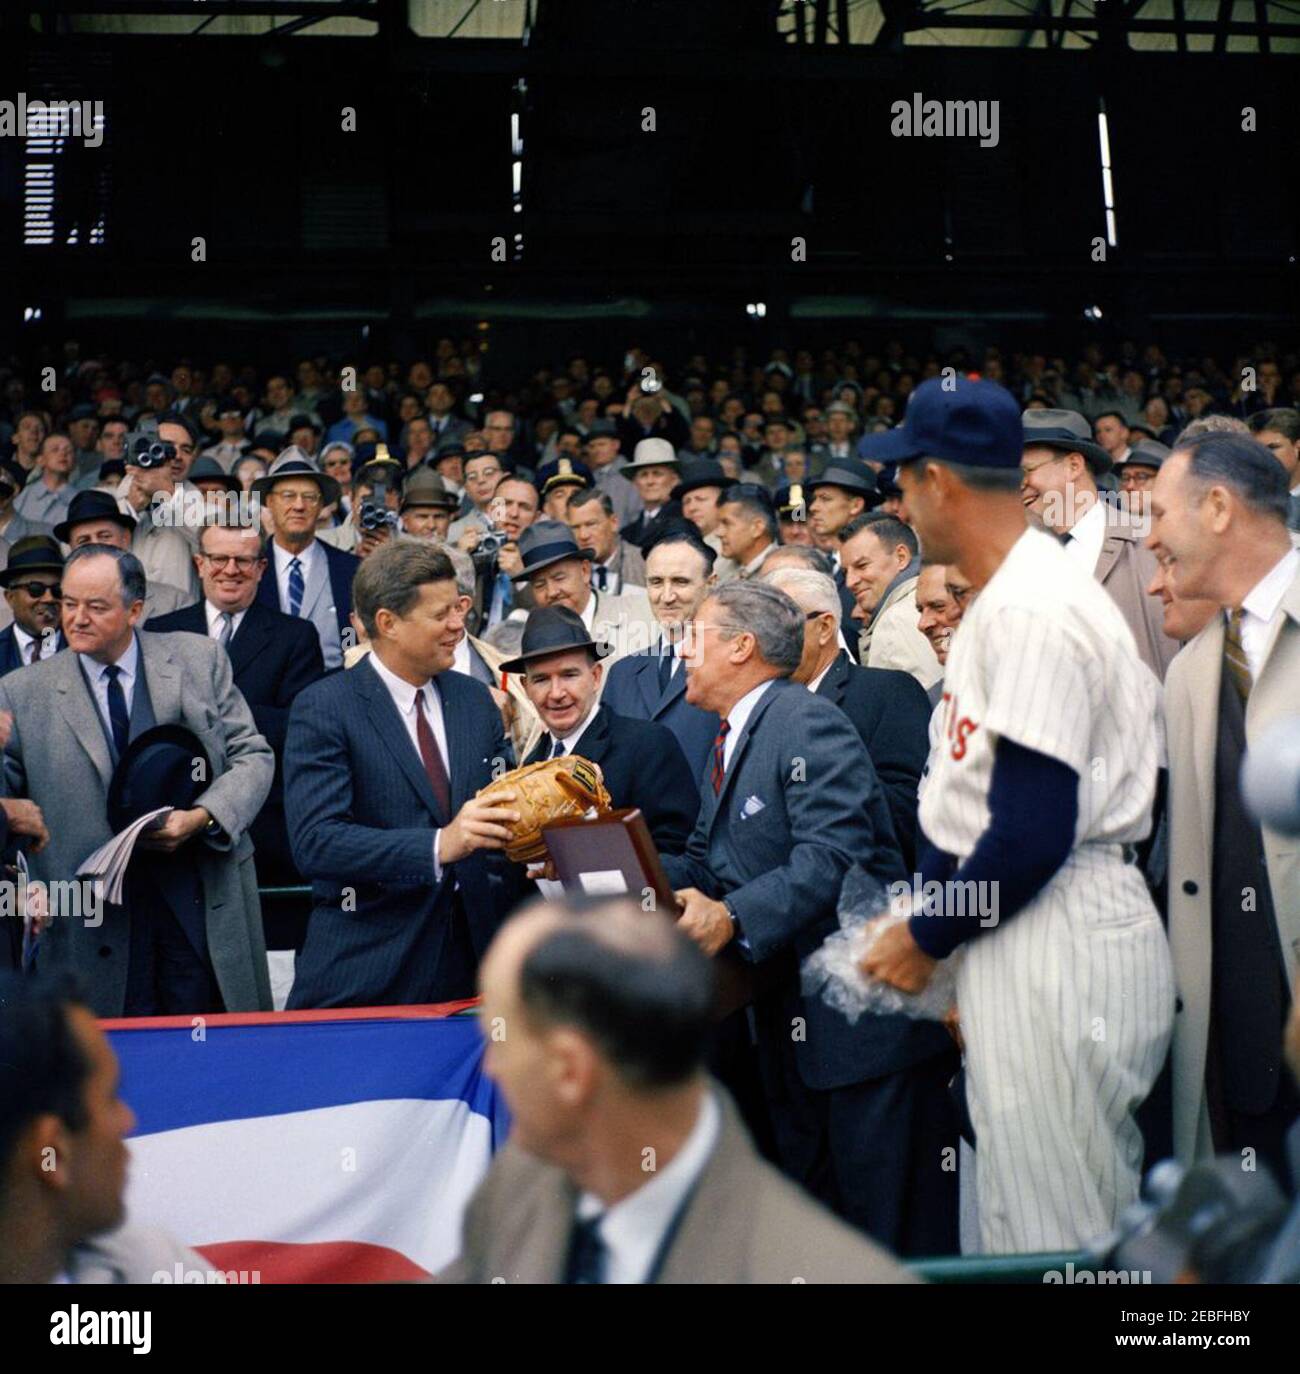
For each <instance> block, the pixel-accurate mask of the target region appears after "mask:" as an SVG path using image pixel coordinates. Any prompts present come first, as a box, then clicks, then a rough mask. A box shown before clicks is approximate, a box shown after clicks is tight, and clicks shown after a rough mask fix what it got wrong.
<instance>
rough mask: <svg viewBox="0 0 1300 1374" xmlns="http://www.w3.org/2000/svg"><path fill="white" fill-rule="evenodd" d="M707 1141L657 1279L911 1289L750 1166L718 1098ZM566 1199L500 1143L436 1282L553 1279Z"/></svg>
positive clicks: (734, 1122)
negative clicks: (456, 1250) (712, 1139)
mask: <svg viewBox="0 0 1300 1374" xmlns="http://www.w3.org/2000/svg"><path fill="white" fill-rule="evenodd" d="M714 1091H715V1092H716V1093H717V1095H718V1099H719V1103H720V1106H721V1110H722V1126H721V1130H720V1132H719V1134H718V1141H717V1144H716V1145H715V1146H714V1148H713V1152H712V1154H710V1155H709V1157H708V1159H707V1161H706V1162H705V1165H704V1168H703V1169H702V1170H701V1172H700V1174H699V1177H698V1180H697V1182H696V1184H695V1187H694V1188H693V1189H692V1191H691V1193H690V1199H689V1201H688V1203H687V1205H686V1208H685V1210H684V1211H683V1213H682V1216H681V1220H680V1222H679V1223H678V1226H677V1230H676V1231H675V1232H674V1234H673V1237H672V1239H671V1241H670V1242H669V1245H668V1249H667V1252H666V1253H665V1255H664V1259H663V1265H662V1267H661V1268H660V1271H659V1275H658V1278H657V1280H656V1282H658V1283H746V1284H748V1283H773V1284H778V1283H783V1284H789V1283H793V1282H795V1281H800V1282H804V1283H911V1282H915V1280H914V1279H913V1278H912V1276H911V1274H910V1273H909V1272H908V1271H907V1270H906V1269H904V1268H903V1267H902V1266H901V1265H900V1264H898V1263H896V1262H895V1261H894V1260H893V1259H892V1258H891V1257H890V1256H889V1255H888V1254H886V1253H885V1251H883V1250H881V1249H879V1248H878V1247H876V1246H875V1245H873V1244H872V1243H871V1242H870V1241H869V1240H867V1238H866V1237H865V1236H863V1235H861V1234H860V1233H859V1232H857V1231H855V1230H853V1229H852V1228H851V1227H849V1226H846V1225H845V1224H844V1223H843V1222H842V1221H840V1220H839V1219H838V1218H836V1217H835V1216H833V1215H832V1214H831V1213H830V1212H828V1211H826V1210H825V1209H824V1208H823V1207H821V1206H820V1205H818V1204H817V1203H816V1202H814V1201H813V1200H812V1199H811V1198H809V1197H808V1195H807V1194H806V1193H804V1192H803V1191H802V1190H801V1189H800V1188H798V1187H797V1186H796V1185H795V1184H793V1183H791V1182H790V1180H789V1179H787V1178H785V1177H784V1176H783V1175H781V1174H779V1173H778V1172H777V1171H776V1170H775V1169H774V1168H773V1167H772V1166H771V1165H770V1164H768V1163H767V1162H766V1161H765V1160H763V1159H761V1158H759V1155H758V1152H757V1151H756V1150H755V1149H754V1146H753V1143H752V1142H751V1141H750V1139H749V1136H748V1135H747V1134H746V1132H745V1128H744V1126H743V1125H742V1124H741V1122H740V1117H739V1114H738V1113H737V1111H736V1109H735V1107H734V1106H733V1105H732V1104H731V1102H730V1100H729V1099H728V1098H727V1096H726V1094H725V1093H723V1092H722V1091H721V1089H719V1088H717V1087H716V1086H715V1088H714ZM577 1201H578V1192H577V1189H576V1188H575V1187H574V1185H573V1183H572V1182H571V1181H570V1180H569V1179H568V1178H567V1177H566V1175H565V1174H564V1173H563V1171H562V1170H560V1169H559V1168H557V1167H556V1166H555V1165H553V1164H547V1163H545V1162H543V1161H542V1160H540V1159H538V1158H537V1157H536V1156H534V1155H530V1154H527V1153H526V1152H525V1151H524V1150H522V1149H521V1148H520V1147H519V1146H518V1145H516V1144H513V1143H511V1142H509V1141H507V1143H506V1145H505V1147H504V1148H503V1149H502V1150H501V1151H500V1152H499V1153H498V1154H497V1156H496V1158H495V1159H494V1160H493V1161H492V1167H491V1168H490V1169H489V1170H488V1174H487V1177H486V1178H485V1179H484V1180H483V1182H482V1183H481V1184H480V1185H479V1187H478V1190H477V1191H476V1192H475V1194H474V1196H473V1197H472V1198H470V1201H469V1206H468V1207H467V1208H466V1211H465V1219H464V1223H463V1230H462V1238H461V1253H460V1257H459V1258H458V1259H457V1260H456V1261H455V1263H453V1264H452V1265H451V1266H450V1267H449V1268H447V1269H444V1270H443V1272H442V1273H441V1274H439V1275H438V1276H437V1277H436V1279H435V1280H434V1282H436V1283H492V1282H493V1281H494V1280H500V1279H504V1280H505V1281H506V1282H507V1283H563V1282H564V1279H565V1270H566V1267H567V1260H568V1252H569V1242H570V1238H571V1236H572V1234H573V1222H574V1209H575V1207H576V1205H577Z"/></svg>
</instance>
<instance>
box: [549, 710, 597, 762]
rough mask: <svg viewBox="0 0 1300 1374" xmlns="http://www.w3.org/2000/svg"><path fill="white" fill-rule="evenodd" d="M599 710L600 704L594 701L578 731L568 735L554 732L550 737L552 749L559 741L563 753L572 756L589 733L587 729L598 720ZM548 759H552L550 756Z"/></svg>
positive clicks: (572, 731)
mask: <svg viewBox="0 0 1300 1374" xmlns="http://www.w3.org/2000/svg"><path fill="white" fill-rule="evenodd" d="M599 709H600V703H599V702H598V701H593V702H592V703H591V710H590V711H588V712H587V715H586V718H585V719H584V720H583V721H582V723H581V724H580V725H579V726H578V727H577V729H576V730H571V731H570V732H569V733H568V734H567V735H557V734H555V733H554V732H553V731H552V732H551V735H550V739H551V744H550V748H551V749H554V747H555V741H556V740H559V742H560V747H561V750H562V752H563V753H565V754H572V753H573V752H574V751H575V750H576V749H577V747H578V741H579V740H580V739H581V738H582V737H583V735H585V734H586V733H587V727H588V726H589V725H590V724H591V722H592V721H593V720H595V719H596V712H597V711H598V710H599ZM547 757H550V755H548V756H547Z"/></svg>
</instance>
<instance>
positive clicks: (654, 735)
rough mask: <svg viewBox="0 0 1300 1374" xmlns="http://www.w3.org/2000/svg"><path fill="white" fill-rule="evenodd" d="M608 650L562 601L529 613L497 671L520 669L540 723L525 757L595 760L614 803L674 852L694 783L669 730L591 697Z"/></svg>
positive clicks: (686, 823)
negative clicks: (514, 654)
mask: <svg viewBox="0 0 1300 1374" xmlns="http://www.w3.org/2000/svg"><path fill="white" fill-rule="evenodd" d="M608 652H609V649H608V646H606V645H603V644H597V643H595V642H594V641H593V640H592V638H591V636H590V635H589V634H588V633H587V629H586V627H585V626H584V625H583V623H582V617H581V616H579V615H578V614H577V612H575V611H571V610H569V608H568V607H567V606H549V607H546V608H543V609H539V610H536V611H533V612H532V613H531V614H530V615H529V617H528V623H527V625H525V626H524V638H523V644H522V645H521V650H520V654H519V657H518V658H512V659H510V660H508V661H507V662H506V663H503V664H502V665H501V668H502V671H503V672H507V673H520V674H522V675H523V679H524V691H526V692H527V693H528V699H529V700H530V701H531V702H532V703H533V705H534V706H535V707H536V708H537V714H538V715H539V716H540V717H541V718H542V724H543V725H545V726H546V733H545V734H544V735H543V736H542V738H541V739H540V740H539V741H538V744H537V746H536V748H535V749H534V750H533V752H532V753H531V754H530V755H529V756H528V758H527V759H525V760H524V762H525V763H539V762H541V760H542V759H548V758H558V757H559V756H561V755H563V754H576V755H578V757H579V758H584V759H587V760H589V761H590V762H591V763H595V764H598V765H599V766H600V770H601V773H602V774H603V776H604V779H605V787H606V788H607V789H608V791H609V795H610V799H611V801H612V802H613V804H614V805H615V806H616V807H625V806H637V807H640V809H641V811H642V814H643V815H644V816H645V822H646V826H647V827H648V828H649V831H650V836H651V838H652V839H653V840H654V842H655V847H656V848H657V849H658V850H659V852H660V853H661V854H680V853H681V852H682V850H683V849H685V848H686V839H687V836H688V835H689V834H690V833H691V830H692V828H693V827H694V825H695V817H696V815H697V814H698V813H699V809H700V789H699V784H698V783H697V782H696V781H695V780H694V779H693V778H692V777H691V772H690V769H689V768H688V767H687V765H686V759H685V757H684V756H683V754H682V751H681V747H680V746H679V745H678V743H677V741H676V740H675V739H674V738H673V735H672V732H671V731H670V730H668V729H667V728H665V727H664V726H662V725H656V724H655V723H654V722H653V721H644V720H629V719H627V717H626V716H620V715H617V714H615V712H613V711H612V710H610V708H609V706H608V705H607V704H599V703H598V700H597V699H598V698H599V696H600V683H601V677H602V671H603V667H604V665H603V664H602V663H601V662H600V660H601V658H602V657H604V656H605V655H606V654H607V653H608Z"/></svg>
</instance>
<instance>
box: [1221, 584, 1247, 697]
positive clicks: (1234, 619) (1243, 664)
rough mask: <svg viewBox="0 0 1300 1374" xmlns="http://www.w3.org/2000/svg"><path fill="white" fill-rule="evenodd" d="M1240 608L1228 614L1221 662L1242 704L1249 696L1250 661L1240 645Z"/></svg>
mask: <svg viewBox="0 0 1300 1374" xmlns="http://www.w3.org/2000/svg"><path fill="white" fill-rule="evenodd" d="M1241 616H1242V611H1241V607H1240V606H1238V607H1237V609H1236V610H1235V611H1231V612H1229V614H1228V630H1227V633H1226V634H1225V635H1224V636H1223V662H1224V665H1225V666H1226V667H1227V669H1228V672H1230V673H1231V674H1232V685H1233V686H1234V687H1235V688H1236V689H1237V695H1238V696H1239V697H1240V698H1241V700H1242V702H1243V703H1244V702H1245V700H1246V698H1247V697H1249V696H1250V687H1251V681H1250V660H1249V659H1248V658H1247V657H1246V650H1245V648H1244V647H1243V646H1242V643H1241Z"/></svg>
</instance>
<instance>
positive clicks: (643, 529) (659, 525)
mask: <svg viewBox="0 0 1300 1374" xmlns="http://www.w3.org/2000/svg"><path fill="white" fill-rule="evenodd" d="M684 518H685V517H684V516H683V515H682V503H681V502H680V501H666V502H665V503H664V504H663V505H662V506H660V507H659V510H658V511H657V512H656V514H655V517H654V519H653V520H647V519H646V516H645V512H644V511H642V512H641V514H640V515H638V516H637V518H636V519H635V520H633V521H632V522H631V523H630V524H627V525H624V526H623V528H622V529H621V530H619V536H620V538H623V539H626V540H627V542H628V543H629V544H635V545H636V546H637V548H638V549H640V550H641V552H642V553H643V554H644V553H645V551H646V547H647V546H648V545H649V543H650V541H651V540H652V539H655V538H657V537H658V536H659V534H660V533H662V531H663V530H664V528H665V527H666V526H667V525H668V524H669V523H670V522H671V521H673V520H682V519H684Z"/></svg>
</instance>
